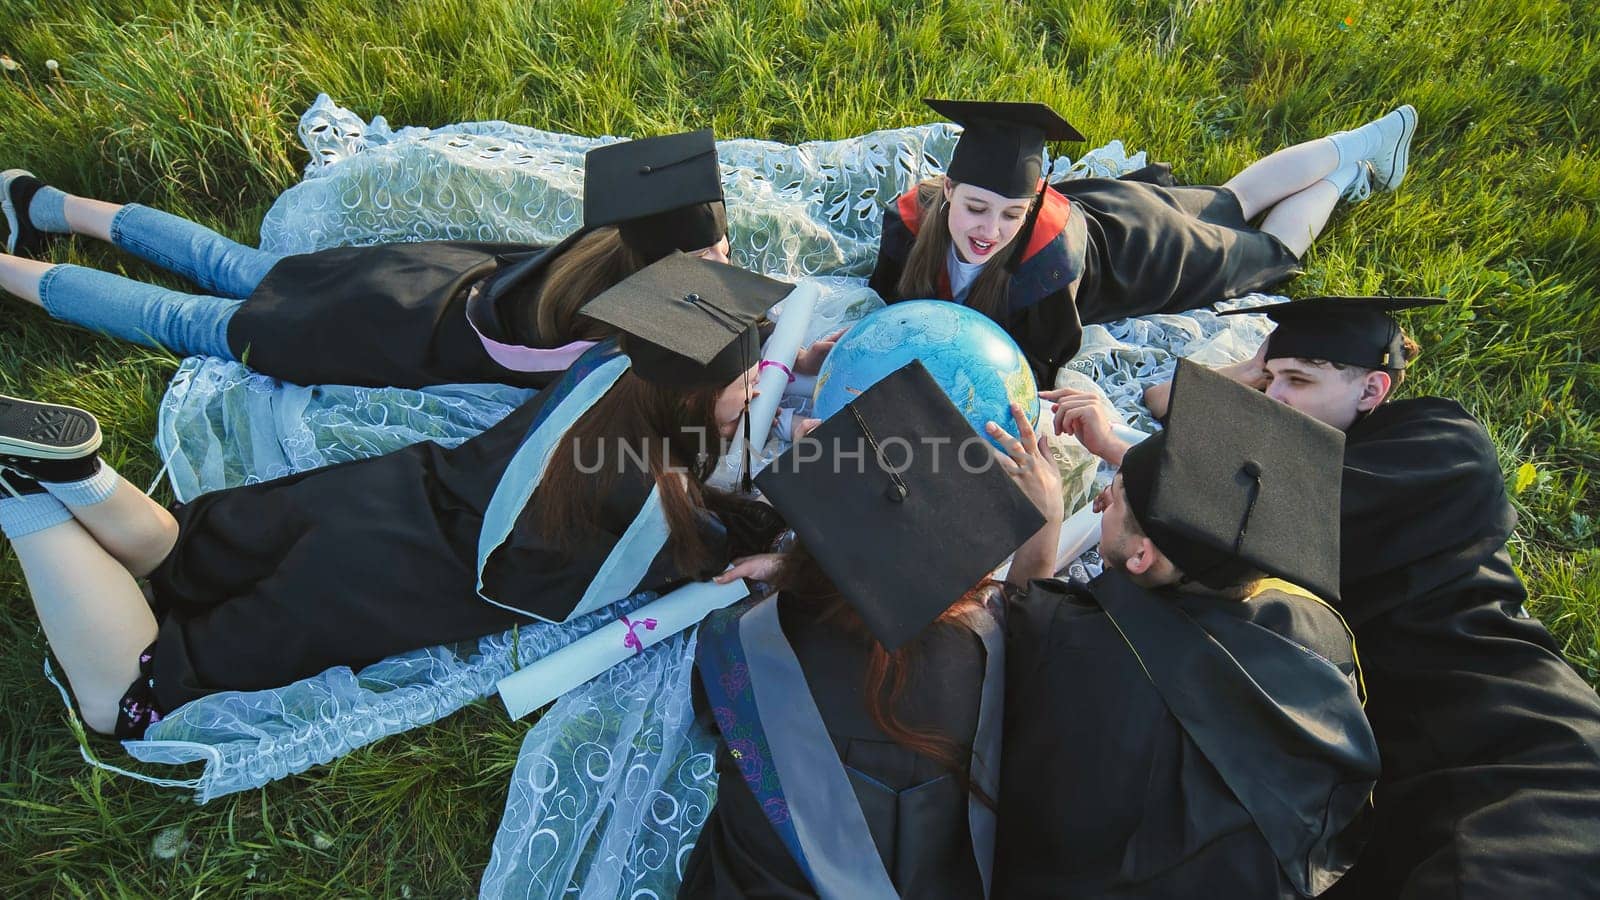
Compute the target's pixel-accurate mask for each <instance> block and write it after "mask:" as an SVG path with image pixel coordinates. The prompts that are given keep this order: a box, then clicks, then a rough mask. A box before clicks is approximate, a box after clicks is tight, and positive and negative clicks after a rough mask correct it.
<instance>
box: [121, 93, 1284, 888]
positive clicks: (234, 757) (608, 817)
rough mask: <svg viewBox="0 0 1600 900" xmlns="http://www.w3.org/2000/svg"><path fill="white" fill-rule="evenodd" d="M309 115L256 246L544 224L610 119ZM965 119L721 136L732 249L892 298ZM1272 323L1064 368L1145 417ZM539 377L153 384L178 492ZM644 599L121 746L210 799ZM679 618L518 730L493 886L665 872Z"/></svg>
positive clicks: (1100, 339) (1236, 326)
mask: <svg viewBox="0 0 1600 900" xmlns="http://www.w3.org/2000/svg"><path fill="white" fill-rule="evenodd" d="M300 134H301V138H302V140H303V142H304V143H305V145H306V148H307V149H308V150H309V151H310V153H311V159H312V162H311V164H310V166H309V167H308V169H307V172H306V178H305V180H304V181H303V182H301V183H300V184H298V185H295V186H294V187H292V188H290V189H289V190H288V191H286V192H285V193H284V194H283V195H282V196H281V197H280V198H279V200H278V202H277V203H276V204H275V205H274V206H273V208H272V209H271V210H270V211H269V212H268V214H267V216H266V219H265V220H264V221H263V223H262V229H261V244H262V247H263V248H265V249H268V250H273V251H276V252H280V253H300V252H307V251H311V250H315V249H321V248H326V247H332V246H338V245H345V244H367V243H376V242H383V241H399V240H430V239H445V238H452V239H453V238H470V239H491V240H507V241H520V242H554V241H556V240H558V239H560V238H561V237H562V236H564V235H565V234H566V233H567V232H568V231H570V230H571V229H572V228H574V227H576V225H577V222H578V219H579V217H580V206H581V202H580V199H579V198H580V197H581V177H582V155H583V152H584V151H585V150H587V149H588V148H590V147H593V146H596V145H598V144H601V143H605V142H608V141H611V140H615V139H614V138H598V139H594V138H583V137H576V136H572V135H562V134H554V133H550V132H545V131H540V130H537V129H533V128H527V127H524V126H519V125H512V124H509V123H505V122H481V123H467V124H462V125H454V126H448V127H444V128H438V129H431V130H430V129H423V128H403V129H400V130H398V131H395V130H391V129H390V128H389V127H388V125H387V124H386V123H385V122H384V120H383V119H382V118H381V117H378V118H375V119H373V120H372V121H370V122H364V121H362V120H361V119H360V118H359V117H358V116H356V115H355V114H354V113H352V112H350V111H348V110H345V109H343V108H341V107H338V106H336V105H335V104H333V103H332V102H331V101H330V100H329V99H328V98H327V97H325V96H324V97H319V98H318V99H317V101H316V103H315V104H314V105H313V106H312V107H311V108H310V109H309V110H308V111H307V112H306V114H305V116H304V117H303V118H302V120H301V123H300ZM956 134H957V133H956V132H955V131H954V130H953V129H952V128H950V127H949V126H947V125H942V124H941V125H930V126H922V127H917V128H904V129H896V130H892V131H881V132H874V133H872V134H868V135H864V136H860V137H856V138H850V139H846V140H840V141H827V142H811V143H805V144H799V145H786V144H778V143H773V142H768V141H756V140H732V141H724V142H719V145H718V152H719V158H720V161H721V163H722V166H723V184H724V191H725V193H726V196H727V200H728V215H729V229H730V233H731V234H730V236H731V238H732V242H733V254H732V255H733V259H734V261H735V262H736V263H738V264H740V265H743V266H747V267H749V268H752V269H756V270H758V271H763V272H766V273H769V274H773V275H776V276H780V277H788V278H800V277H816V278H817V280H818V281H819V283H820V284H821V285H822V287H823V289H824V300H823V302H822V303H821V304H820V307H819V313H818V316H817V318H816V320H815V321H814V322H813V328H812V333H813V335H820V334H824V333H827V332H828V331H831V330H832V329H833V328H835V327H837V326H838V325H839V324H842V323H846V322H849V321H853V320H855V319H857V318H859V317H860V316H861V315H864V314H865V313H866V312H868V311H870V310H871V309H873V308H876V306H877V305H878V304H880V303H881V301H880V300H878V299H877V298H876V296H875V295H873V294H872V293H871V292H870V291H869V290H867V289H866V288H865V287H864V278H863V277H862V276H864V275H865V274H866V273H867V272H868V271H869V270H870V269H871V267H872V263H873V259H874V256H875V254H876V250H877V238H878V231H879V228H880V226H881V216H882V210H883V208H884V206H885V204H886V203H887V202H889V201H890V200H892V199H893V198H894V197H895V196H897V195H898V194H899V193H900V192H902V191H904V190H906V189H907V188H909V187H910V186H911V185H912V184H914V183H915V182H916V181H918V180H920V179H922V178H926V177H929V176H931V175H934V174H937V173H939V172H940V171H941V168H940V167H941V164H942V161H943V160H946V159H948V157H949V153H950V150H951V148H952V147H953V146H954V141H955V137H956ZM1144 162H1145V160H1144V155H1143V154H1142V153H1139V154H1133V155H1129V154H1128V153H1126V151H1125V150H1124V149H1123V147H1122V146H1121V144H1120V142H1113V143H1112V144H1110V145H1107V146H1106V147H1102V148H1099V149H1097V150H1094V151H1092V152H1090V153H1088V154H1086V155H1085V156H1084V157H1083V158H1081V159H1080V160H1078V161H1076V162H1075V163H1072V162H1070V161H1068V160H1065V159H1057V160H1055V161H1054V163H1053V165H1052V178H1061V177H1072V176H1073V175H1082V174H1095V175H1112V176H1114V175H1118V174H1121V173H1123V172H1126V171H1131V170H1132V169H1135V168H1138V167H1140V166H1142V165H1143V164H1144ZM1270 299H1273V298H1269V297H1265V296H1251V297H1247V298H1242V299H1240V300H1236V301H1231V303H1230V304H1228V305H1252V304H1256V303H1262V302H1267V301H1268V300H1270ZM1266 331H1267V328H1266V326H1265V325H1264V324H1263V323H1262V322H1260V321H1258V320H1257V317H1230V318H1218V317H1217V316H1215V315H1213V314H1212V313H1211V312H1208V311H1195V312H1191V313H1186V314H1183V315H1174V316H1150V317H1145V318H1142V319H1131V320H1124V321H1119V322H1114V323H1111V324H1110V325H1106V326H1099V325H1096V326H1090V327H1088V328H1086V329H1085V335H1084V347H1083V351H1082V353H1080V355H1079V356H1078V357H1077V358H1076V359H1075V360H1074V361H1073V362H1072V363H1071V365H1070V367H1069V368H1068V369H1066V370H1063V373H1062V375H1061V378H1060V379H1059V381H1058V383H1061V384H1067V383H1071V384H1074V385H1077V386H1083V387H1088V386H1095V385H1097V386H1098V387H1097V389H1099V390H1102V391H1103V392H1104V393H1105V394H1106V395H1107V397H1108V399H1109V400H1110V401H1111V402H1112V404H1113V405H1114V406H1115V407H1116V409H1117V410H1118V411H1119V412H1120V413H1121V414H1122V415H1123V416H1124V418H1125V419H1126V420H1127V421H1128V422H1129V423H1130V424H1132V425H1134V426H1135V427H1138V428H1143V429H1146V430H1148V429H1150V428H1151V427H1153V423H1151V421H1150V420H1149V418H1148V413H1147V411H1145V410H1144V408H1143V406H1142V404H1141V403H1140V392H1141V391H1142V388H1143V386H1144V385H1146V384H1149V383H1151V382H1153V381H1156V380H1160V379H1162V378H1164V377H1167V376H1169V375H1170V373H1171V370H1172V367H1173V365H1174V364H1175V363H1174V360H1175V359H1176V357H1178V356H1188V357H1192V358H1196V359H1198V360H1199V361H1201V362H1207V363H1212V364H1215V363H1218V362H1225V361H1229V360H1235V359H1241V358H1244V357H1246V356H1248V355H1249V354H1250V353H1251V352H1252V351H1253V350H1254V348H1255V346H1256V345H1257V343H1258V342H1259V341H1260V339H1261V338H1262V337H1263V336H1264V335H1265V333H1266ZM528 396H529V394H528V393H527V392H525V391H521V390H516V389H511V388H506V387H500V386H490V385H472V386H464V385H452V386H442V387H436V388H429V389H426V390H421V391H412V390H401V389H392V388H381V389H374V388H353V387H345V386H333V385H323V386H315V387H301V386H296V385H290V384H285V383H283V382H279V381H277V380H275V379H272V378H268V377H266V376H263V375H260V374H257V373H253V372H251V371H250V370H249V369H247V368H245V367H243V366H241V365H239V364H237V363H229V362H224V361H221V360H216V359H206V358H192V359H189V360H186V361H185V362H184V363H183V364H182V366H181V367H180V369H179V371H178V373H177V375H176V376H175V377H174V378H173V381H172V384H171V386H170V388H169V391H168V393H167V395H166V397H165V398H164V399H163V402H162V406H161V414H160V421H159V427H158V434H157V445H158V447H159V448H160V450H161V452H162V455H163V457H164V458H166V459H167V460H168V462H169V464H170V479H171V483H172V486H173V489H174V491H175V493H176V494H177V496H178V497H179V498H180V499H188V498H192V497H194V496H196V495H198V494H199V493H202V492H204V491H209V490H216V489H218V488H222V487H228V486H232V485H237V484H243V483H249V482H253V481H257V480H263V479H269V478H274V477H278V476H281V475H285V474H289V473H292V472H298V471H302V470H304V469H307V468H313V467H316V466H322V465H327V464H330V463H335V462H341V461H344V460H348V459H354V458H359V457H364V456H370V455H375V454H380V453H385V452H389V451H391V450H395V449H398V448H399V447H403V446H405V445H407V444H410V443H413V442H415V441H418V440H435V441H439V442H440V443H444V444H452V443H456V442H459V441H461V440H465V439H466V438H468V437H470V436H471V435H473V434H476V433H477V432H479V431H481V430H482V429H483V428H485V427H487V426H488V425H490V424H492V423H493V422H495V421H498V420H499V419H500V418H501V417H502V416H504V415H505V414H506V413H507V412H509V411H510V410H511V409H513V408H515V406H516V405H518V404H520V403H522V402H524V401H525V400H526V398H527V397H528ZM646 599H648V597H647V596H641V597H636V598H630V599H629V600H626V601H622V602H621V603H619V604H616V605H613V606H612V607H610V608H609V609H607V610H605V611H602V612H598V613H594V614H592V615H590V616H586V617H583V618H582V619H580V620H578V621H575V622H571V623H567V624H565V625H548V624H535V625H532V626H526V627H523V628H521V629H519V630H518V631H517V632H516V633H515V634H514V635H513V633H506V634H500V635H493V636H490V637H486V638H483V639H482V640H480V641H477V642H468V643H466V644H462V645H456V646H446V647H434V648H429V649H426V650H419V651H415V652H412V653H406V654H401V655H399V656H395V657H391V658H389V659H386V660H383V661H381V662H379V663H376V664H374V665H371V666H368V667H366V668H365V669H362V670H361V671H359V672H352V671H351V670H349V669H346V668H336V669H331V670H329V671H327V672H323V673H321V674H320V675H317V676H315V677H313V678H308V679H304V680H302V681H299V682H296V683H295V684H292V685H289V686H286V687H283V688H278V689H275V690H268V691H254V692H229V693H223V694H217V695H213V696H211V697H206V698H203V699H201V700H199V701H196V702H194V703H190V704H188V705H186V706H184V707H182V708H181V709H179V710H176V711H174V712H173V714H172V715H170V716H169V717H168V718H167V719H165V720H163V721H162V722H160V723H157V724H156V725H155V726H154V727H152V728H151V729H150V730H149V732H148V733H147V734H146V736H145V738H144V739H143V740H140V741H129V742H125V743H124V747H125V748H126V749H127V751H128V752H129V753H130V754H131V755H132V756H133V757H135V758H136V759H137V760H140V761H142V762H145V763H155V764H170V765H177V764H183V763H191V762H195V761H200V762H203V763H204V767H203V771H202V772H201V773H200V774H199V775H198V776H197V777H195V778H192V779H186V780H170V779H164V778H160V777H157V776H152V775H148V774H138V773H127V774H131V775H133V777H138V778H143V779H145V780H149V781H153V782H157V783H161V784H170V785H179V786H183V787H187V788H189V789H192V790H193V791H194V795H195V799H196V800H197V801H199V802H205V801H207V800H210V799H213V798H216V797H219V796H223V795H226V794H228V793H232V792H235V791H240V790H246V789H249V788H254V787H258V786H260V785H262V784H265V783H267V782H269V781H271V780H273V779H276V778H282V777H284V776H286V775H289V774H293V773H296V772H300V771H304V770H305V769H307V768H310V767H311V766H314V765H317V764H320V763H325V762H327V761H329V760H331V759H334V758H336V757H337V756H339V755H342V754H344V753H347V752H349V751H350V750H351V749H353V748H355V747H358V746H361V745H363V744H366V743H370V742H371V741H374V740H378V739H379V738H382V737H385V736H387V735H391V734H396V733H399V732H401V731H405V730H407V729H410V728H414V727H416V726H419V725H422V724H426V723H428V722H432V721H434V720H436V719H438V718H440V717H442V716H444V715H448V714H449V713H450V712H453V711H455V710H457V709H459V708H461V707H462V706H464V705H466V704H467V703H469V702H472V701H473V700H475V699H477V698H480V697H483V696H485V695H487V694H488V693H490V692H491V691H492V690H493V687H494V683H495V681H497V680H498V679H499V678H500V677H503V676H504V675H505V674H507V673H508V672H509V671H511V669H512V668H513V658H514V657H515V658H519V659H531V658H535V656H537V655H542V654H544V653H548V652H550V651H551V650H554V649H555V648H557V647H559V646H562V645H564V644H565V643H567V642H569V641H571V640H574V639H575V638H576V637H578V636H580V635H582V634H584V633H587V632H588V631H590V630H592V629H594V628H597V627H599V626H601V625H603V624H605V623H606V622H609V621H610V620H611V619H612V618H614V617H615V616H616V615H619V614H622V613H625V612H627V611H629V610H631V609H632V608H634V607H635V606H637V605H638V604H639V603H642V602H644V601H645V600H646ZM693 641H694V637H693V634H692V632H691V633H688V634H685V635H680V636H678V637H675V638H673V639H671V640H667V641H664V642H662V643H660V644H658V645H656V646H654V647H652V648H650V649H648V650H646V651H645V652H643V653H641V654H639V655H637V656H635V657H633V658H632V659H631V660H630V661H629V662H627V663H625V664H624V665H622V666H619V667H617V668H616V669H614V670H612V671H611V672H609V673H607V674H606V675H604V676H602V677H601V678H598V679H596V680H595V681H593V682H590V683H589V684H587V685H585V686H583V687H582V688H579V689H578V690H576V691H574V692H572V693H570V694H569V695H567V696H566V697H564V698H562V699H561V700H560V701H558V702H557V703H556V704H555V705H554V706H553V707H552V708H551V709H550V710H549V711H548V712H547V713H546V714H545V715H544V717H543V718H541V719H540V720H539V721H538V722H537V723H536V724H535V725H534V726H533V727H532V728H531V729H530V732H529V735H528V737H527V739H526V741H525V743H524V746H523V752H522V757H521V759H520V760H519V762H518V765H517V767H516V770H515V773H514V775H513V779H512V785H511V790H510V796H509V799H508V802H507V810H506V817H505V821H504V823H503V824H502V826H501V831H500V834H499V835H498V836H497V838H496V841H495V849H494V854H493V859H492V860H491V862H490V865H489V868H488V871H487V872H486V873H485V875H484V881H483V885H482V891H483V893H484V895H485V896H511V895H514V896H519V897H533V896H557V895H563V896H564V895H569V894H570V895H577V896H583V897H590V896H593V897H602V896H605V897H610V896H623V895H626V896H640V895H642V896H652V895H654V896H671V895H672V894H673V893H675V890H676V884H677V881H678V880H679V878H680V875H681V868H682V865H683V863H684V861H685V860H686V859H687V855H688V851H689V849H690V848H691V847H692V845H693V841H694V838H695V835H696V834H697V832H698V829H699V825H700V824H701V823H703V821H704V819H705V816H706V814H707V813H708V812H709V810H710V808H711V806H712V805H713V804H714V802H715V775H714V773H713V767H712V765H711V756H710V754H711V749H712V744H711V743H710V738H709V737H708V736H706V735H705V734H703V733H701V732H699V731H697V730H696V729H694V728H692V727H691V719H692V717H691V714H690V711H689V687H688V686H689V671H690V669H691V666H692V659H693ZM94 762H95V763H96V764H97V765H103V766H105V767H107V768H114V767H111V766H109V765H107V764H105V763H102V762H99V761H97V760H94ZM117 771H122V770H120V769H117Z"/></svg>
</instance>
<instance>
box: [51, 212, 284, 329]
mask: <svg viewBox="0 0 1600 900" xmlns="http://www.w3.org/2000/svg"><path fill="white" fill-rule="evenodd" d="M111 243H113V244H115V245H116V246H118V247H121V248H123V249H124V250H127V251H128V252H130V253H132V254H133V255H135V256H137V257H139V258H140V259H143V260H145V261H146V262H150V263H154V264H155V265H158V266H160V267H161V268H163V269H167V270H168V271H171V272H175V273H177V274H179V275H182V276H183V277H185V278H187V279H189V280H190V281H192V282H194V283H195V284H197V285H199V286H200V287H201V288H202V289H204V290H206V291H209V292H211V293H212V294H215V295H217V296H209V295H207V294H185V293H183V292H181V291H174V290H169V289H167V288H164V287H159V286H157V285H153V284H145V283H143V282H139V281H134V280H133V279H131V278H123V277H122V276H120V275H112V274H110V273H108V272H101V271H97V270H95V269H88V268H84V267H83V266H73V265H60V266H52V267H51V268H50V269H49V270H48V271H46V272H45V273H44V277H42V278H41V279H39V300H40V302H42V303H43V304H44V308H45V310H47V311H48V312H49V313H50V315H51V316H53V317H55V318H57V319H61V320H62V321H66V322H72V323H74V324H76V325H82V326H83V327H85V328H89V329H91V330H94V331H99V332H102V333H104V334H108V335H110V336H112V337H115V338H121V339H122V340H125V341H132V342H133V343H136V344H143V345H144V346H146V347H155V348H158V349H165V350H170V351H172V352H173V353H176V354H178V355H180V356H218V357H221V358H223V359H233V358H234V357H233V352H232V351H231V350H229V349H228V322H229V320H231V319H232V318H233V314H234V313H235V312H236V311H237V310H238V309H239V306H240V305H241V304H243V303H244V298H246V297H248V296H250V292H251V291H254V290H255V289H256V285H258V284H260V283H261V279H263V278H265V277H266V276H267V270H269V269H271V268H272V267H273V266H274V265H276V264H277V262H278V260H280V259H282V258H283V257H281V256H279V255H278V254H276V253H268V252H266V251H265V250H257V249H255V248H253V247H246V246H244V245H243V244H238V243H235V242H233V241H230V240H228V239H227V238H225V237H223V236H222V235H220V234H217V233H216V232H215V231H212V230H211V229H209V228H206V227H204V226H202V225H196V224H195V223H193V222H190V221H189V220H187V219H180V218H178V217H177V216H174V215H171V214H169V213H164V212H161V211H160V210H155V209H151V208H149V207H147V206H140V205H138V204H136V203H130V204H128V205H127V206H124V207H123V208H122V209H121V210H120V211H119V212H118V213H117V215H116V217H115V218H113V219H112V220H111Z"/></svg>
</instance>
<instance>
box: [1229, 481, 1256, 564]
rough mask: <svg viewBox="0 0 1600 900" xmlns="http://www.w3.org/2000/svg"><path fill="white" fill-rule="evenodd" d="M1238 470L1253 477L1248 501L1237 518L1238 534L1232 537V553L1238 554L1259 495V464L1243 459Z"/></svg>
mask: <svg viewBox="0 0 1600 900" xmlns="http://www.w3.org/2000/svg"><path fill="white" fill-rule="evenodd" d="M1239 471H1241V472H1243V473H1244V474H1245V475H1248V476H1249V477H1250V478H1252V479H1254V483H1252V484H1251V485H1250V502H1249V503H1246V504H1245V507H1244V516H1243V518H1241V519H1239V534H1238V536H1237V537H1235V538H1234V539H1233V555H1234V556H1238V555H1239V548H1240V547H1243V546H1244V534H1245V532H1246V531H1247V530H1248V529H1249V528H1250V514H1251V513H1253V512H1255V511H1256V500H1257V499H1259V498H1260V497H1261V464H1260V463H1258V462H1256V461H1255V460H1253V459H1247V460H1245V463H1244V465H1242V466H1240V467H1239Z"/></svg>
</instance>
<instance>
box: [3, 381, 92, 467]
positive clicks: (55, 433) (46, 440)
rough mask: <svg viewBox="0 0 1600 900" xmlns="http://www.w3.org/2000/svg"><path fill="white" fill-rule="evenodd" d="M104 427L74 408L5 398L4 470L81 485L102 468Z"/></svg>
mask: <svg viewBox="0 0 1600 900" xmlns="http://www.w3.org/2000/svg"><path fill="white" fill-rule="evenodd" d="M99 449H100V423H99V422H98V421H97V420H96V419H95V417H94V416H92V415H90V414H89V413H87V412H85V411H83V410H81V409H78V408H77V407H75V406H62V405H60V404H57V403H35V402H34V401H32V400H22V399H20V398H17V397H7V396H4V395H0V467H4V468H6V469H11V470H13V471H16V472H20V473H22V474H23V475H26V476H28V477H30V478H35V479H38V480H40V481H49V482H68V481H78V480H80V479H83V478H87V477H89V476H90V475H93V474H94V473H95V471H96V470H97V469H99V468H100V463H99V460H98V459H96V457H95V451H96V450H99Z"/></svg>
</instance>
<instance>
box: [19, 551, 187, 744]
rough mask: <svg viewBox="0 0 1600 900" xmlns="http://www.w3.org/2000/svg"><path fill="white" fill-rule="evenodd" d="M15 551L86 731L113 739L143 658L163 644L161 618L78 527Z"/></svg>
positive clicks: (127, 576)
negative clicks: (146, 651)
mask: <svg viewBox="0 0 1600 900" xmlns="http://www.w3.org/2000/svg"><path fill="white" fill-rule="evenodd" d="M11 546H12V548H13V549H14V550H15V551H16V553H17V559H18V560H20V561H21V562H22V572H23V575H24V576H25V577H26V578H27V580H28V590H29V592H30V593H32V594H33V607H34V609H35V610H36V611H37V613H38V615H39V624H40V625H42V626H43V627H44V634H45V638H46V639H47V640H49V642H50V649H51V650H52V651H53V652H54V653H55V655H56V658H57V659H59V660H60V661H61V665H62V668H64V669H65V670H66V675H67V683H68V684H69V685H71V687H72V695H73V696H74V697H75V698H76V699H77V701H78V709H79V710H80V711H81V713H82V715H83V721H84V723H85V724H87V725H88V726H89V727H90V728H92V729H93V730H95V731H98V732H100V733H102V734H110V733H112V731H113V730H114V729H115V728H116V723H117V712H118V704H119V702H120V701H121V700H122V696H123V694H125V693H127V690H128V687H129V686H130V685H132V684H133V682H134V680H135V679H137V678H138V677H139V654H140V653H142V652H144V649H145V648H146V647H148V646H150V644H151V642H153V641H154V640H155V638H156V619H155V614H154V613H152V612H151V611H150V607H149V605H148V604H147V603H145V600H144V595H143V594H142V593H140V591H139V586H138V584H136V583H135V582H134V580H133V576H132V575H131V574H129V573H128V570H127V569H125V568H123V567H122V565H121V564H120V563H119V562H117V560H116V559H114V558H112V556H111V554H109V553H107V552H106V551H105V549H104V548H103V547H101V546H100V544H99V543H97V542H96V541H95V539H94V537H93V536H92V535H91V534H90V533H89V532H88V531H87V530H85V529H84V528H83V527H82V526H81V525H79V524H78V523H77V522H75V521H70V522H64V523H62V524H60V525H56V526H54V527H52V528H46V529H44V530H43V531H38V532H34V533H33V534H27V535H23V536H22V537H19V538H16V539H14V540H12V542H11Z"/></svg>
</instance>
